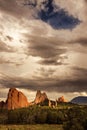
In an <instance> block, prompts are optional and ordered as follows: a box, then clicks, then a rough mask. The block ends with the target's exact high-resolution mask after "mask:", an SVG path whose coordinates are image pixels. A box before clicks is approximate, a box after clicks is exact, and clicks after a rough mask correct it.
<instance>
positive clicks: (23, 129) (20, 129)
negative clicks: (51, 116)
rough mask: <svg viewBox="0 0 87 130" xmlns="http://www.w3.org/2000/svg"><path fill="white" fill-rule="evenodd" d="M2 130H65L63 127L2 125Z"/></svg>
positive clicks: (0, 129)
mask: <svg viewBox="0 0 87 130" xmlns="http://www.w3.org/2000/svg"><path fill="white" fill-rule="evenodd" d="M0 130H63V129H62V126H61V125H7V126H6V125H0Z"/></svg>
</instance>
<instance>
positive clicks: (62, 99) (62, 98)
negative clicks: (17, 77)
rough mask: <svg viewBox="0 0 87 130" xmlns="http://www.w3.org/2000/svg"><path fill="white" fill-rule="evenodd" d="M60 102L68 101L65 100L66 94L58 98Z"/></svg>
mask: <svg viewBox="0 0 87 130" xmlns="http://www.w3.org/2000/svg"><path fill="white" fill-rule="evenodd" d="M58 102H67V101H66V100H65V98H64V96H62V97H60V98H58Z"/></svg>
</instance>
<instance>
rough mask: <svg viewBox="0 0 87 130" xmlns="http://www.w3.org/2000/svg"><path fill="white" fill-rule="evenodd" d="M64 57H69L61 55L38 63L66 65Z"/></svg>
mask: <svg viewBox="0 0 87 130" xmlns="http://www.w3.org/2000/svg"><path fill="white" fill-rule="evenodd" d="M64 59H67V57H65V56H63V57H61V56H59V57H54V58H48V59H42V60H40V61H39V62H38V63H39V64H41V65H66V64H65V63H64Z"/></svg>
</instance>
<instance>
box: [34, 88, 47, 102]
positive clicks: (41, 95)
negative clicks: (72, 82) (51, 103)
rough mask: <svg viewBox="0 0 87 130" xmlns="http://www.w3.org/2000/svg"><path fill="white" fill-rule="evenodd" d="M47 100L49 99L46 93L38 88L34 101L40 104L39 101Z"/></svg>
mask: <svg viewBox="0 0 87 130" xmlns="http://www.w3.org/2000/svg"><path fill="white" fill-rule="evenodd" d="M45 100H48V97H47V95H46V93H41V91H40V90H38V91H37V93H36V98H35V100H34V103H35V104H39V103H42V102H44V101H45Z"/></svg>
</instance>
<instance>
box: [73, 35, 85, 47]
mask: <svg viewBox="0 0 87 130" xmlns="http://www.w3.org/2000/svg"><path fill="white" fill-rule="evenodd" d="M70 43H74V44H80V45H82V46H85V47H86V46H87V38H86V37H80V38H78V39H75V40H72V41H70Z"/></svg>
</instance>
